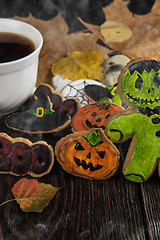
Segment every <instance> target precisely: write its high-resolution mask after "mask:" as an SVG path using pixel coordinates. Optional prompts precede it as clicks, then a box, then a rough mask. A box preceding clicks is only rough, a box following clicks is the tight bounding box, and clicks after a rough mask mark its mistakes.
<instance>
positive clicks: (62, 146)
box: [55, 129, 119, 180]
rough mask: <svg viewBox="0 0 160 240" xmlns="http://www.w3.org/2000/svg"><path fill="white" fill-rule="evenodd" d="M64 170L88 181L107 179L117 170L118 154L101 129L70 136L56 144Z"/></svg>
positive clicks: (56, 152)
mask: <svg viewBox="0 0 160 240" xmlns="http://www.w3.org/2000/svg"><path fill="white" fill-rule="evenodd" d="M55 154H56V156H57V160H58V162H59V163H60V164H61V166H62V167H63V169H64V170H66V171H67V172H69V173H72V174H74V175H78V176H81V177H85V178H89V179H99V180H100V179H107V178H109V177H111V176H112V175H113V174H114V173H115V172H116V170H117V168H118V164H119V152H118V150H117V149H116V147H115V146H114V145H113V144H112V142H111V141H110V140H109V139H108V138H107V137H106V136H105V134H104V131H103V130H101V129H94V130H92V131H91V130H89V131H83V132H79V133H74V134H70V135H68V136H66V137H64V138H62V139H61V140H59V142H58V143H57V144H56V147H55Z"/></svg>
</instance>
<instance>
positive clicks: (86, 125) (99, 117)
mask: <svg viewBox="0 0 160 240" xmlns="http://www.w3.org/2000/svg"><path fill="white" fill-rule="evenodd" d="M122 109H123V108H122V107H121V106H119V105H116V104H114V103H111V101H110V100H109V99H106V100H105V101H102V102H98V103H92V104H88V105H86V106H84V107H82V108H80V109H79V110H78V111H77V112H76V113H75V115H74V116H73V118H72V122H71V125H72V129H73V131H77V132H79V131H83V130H87V129H91V128H102V129H103V130H105V129H106V122H107V119H108V118H109V117H110V116H111V115H112V114H113V113H115V112H117V111H120V110H122Z"/></svg>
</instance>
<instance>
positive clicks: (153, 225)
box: [0, 119, 160, 240]
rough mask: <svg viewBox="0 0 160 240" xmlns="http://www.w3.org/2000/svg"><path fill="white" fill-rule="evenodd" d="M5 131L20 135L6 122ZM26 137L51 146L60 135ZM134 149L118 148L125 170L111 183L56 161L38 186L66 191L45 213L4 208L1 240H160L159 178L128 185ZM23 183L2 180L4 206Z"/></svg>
mask: <svg viewBox="0 0 160 240" xmlns="http://www.w3.org/2000/svg"><path fill="white" fill-rule="evenodd" d="M0 126H1V129H3V131H5V132H7V133H8V134H9V135H10V136H12V137H16V136H19V135H20V134H19V133H16V132H14V131H12V130H9V129H7V128H6V126H5V124H4V121H3V120H2V119H1V120H0ZM69 131H70V130H69ZM61 134H62V133H61ZM63 134H64V132H63ZM21 136H23V137H28V138H30V140H32V141H37V140H38V139H42V138H43V139H44V140H47V141H48V142H49V143H50V144H51V143H52V144H53V143H55V142H56V141H57V135H55V134H47V135H45V134H44V135H43V136H42V135H34V137H33V136H30V135H28V136H27V134H21ZM128 144H129V142H128V143H125V144H123V145H119V146H118V147H119V149H120V147H121V156H122V158H121V161H120V167H119V170H118V172H117V173H116V174H115V175H114V176H113V177H112V178H110V179H108V180H105V181H90V180H87V179H82V178H80V177H75V176H72V175H71V174H68V173H66V172H65V171H64V170H63V169H62V168H61V166H60V165H59V164H58V162H57V161H55V163H54V166H53V168H52V170H51V172H50V173H49V174H47V175H45V176H44V177H42V178H39V179H38V181H39V182H43V183H46V184H52V185H53V186H55V187H62V189H61V190H59V191H58V193H57V195H56V196H55V197H54V198H53V199H52V200H51V202H50V203H49V205H48V206H47V207H46V208H45V209H44V210H43V212H42V213H24V212H22V211H21V209H20V207H19V205H18V204H17V203H16V201H13V202H10V203H7V204H6V205H3V206H2V207H0V240H22V239H23V240H32V239H33V240H35V239H36V240H62V239H65V240H72V239H73V240H106V239H109V240H111V239H113V240H115V239H116V240H117V239H129V240H133V239H135V240H137V239H142V240H144V239H146V240H148V239H153V240H155V239H157V240H159V239H160V201H159V199H160V181H159V177H158V173H157V171H156V172H155V173H154V174H153V175H152V177H151V178H150V179H149V180H147V181H146V182H145V183H142V184H139V183H134V182H130V181H128V180H126V179H125V178H124V176H123V175H122V173H121V167H122V164H123V158H124V156H125V153H126V150H127V148H128ZM53 145H54V144H53ZM26 177H27V178H31V177H29V176H26ZM20 178H21V177H15V176H11V175H0V202H4V201H5V200H8V199H12V198H13V195H12V193H11V188H12V186H13V185H14V183H15V182H17V181H18V180H19V179H20Z"/></svg>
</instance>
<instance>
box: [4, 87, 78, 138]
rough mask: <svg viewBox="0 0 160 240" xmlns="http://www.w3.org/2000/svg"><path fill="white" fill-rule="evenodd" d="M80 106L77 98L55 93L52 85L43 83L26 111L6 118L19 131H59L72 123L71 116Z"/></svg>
mask: <svg viewBox="0 0 160 240" xmlns="http://www.w3.org/2000/svg"><path fill="white" fill-rule="evenodd" d="M79 108H80V103H79V102H78V100H77V99H67V100H66V99H65V98H64V97H63V95H62V94H61V93H55V92H54V90H53V89H52V88H51V86H49V85H47V84H41V85H39V87H38V88H37V90H36V92H35V93H34V95H33V97H32V98H31V100H30V102H29V103H28V105H27V107H26V109H25V111H23V112H16V113H13V114H11V115H9V116H8V117H7V118H6V121H5V122H6V125H7V126H8V127H9V128H12V129H14V130H17V131H23V132H30V133H49V132H57V131H59V130H62V129H64V128H66V127H67V126H68V125H69V124H70V123H71V117H72V116H73V115H74V113H75V112H76V111H77V109H79Z"/></svg>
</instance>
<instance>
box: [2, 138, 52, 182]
mask: <svg viewBox="0 0 160 240" xmlns="http://www.w3.org/2000/svg"><path fill="white" fill-rule="evenodd" d="M53 163H54V153H53V149H52V147H51V146H50V145H48V144H47V143H46V142H45V141H38V142H35V143H32V142H31V141H29V140H28V139H26V138H21V137H18V138H11V137H10V136H9V135H7V134H6V133H0V174H12V175H16V176H22V175H26V174H29V175H31V176H33V177H42V176H43V175H45V174H47V173H49V172H50V170H51V168H52V166H53Z"/></svg>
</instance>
